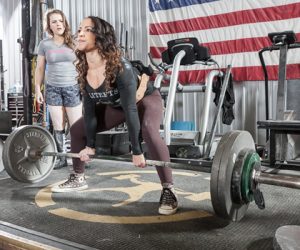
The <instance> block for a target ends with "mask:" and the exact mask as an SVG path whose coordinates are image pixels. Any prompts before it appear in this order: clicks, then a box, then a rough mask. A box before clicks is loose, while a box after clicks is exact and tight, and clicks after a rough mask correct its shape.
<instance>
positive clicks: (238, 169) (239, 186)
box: [231, 149, 254, 204]
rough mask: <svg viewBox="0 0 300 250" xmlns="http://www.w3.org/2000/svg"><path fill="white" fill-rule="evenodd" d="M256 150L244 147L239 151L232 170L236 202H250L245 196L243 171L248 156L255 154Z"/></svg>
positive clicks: (233, 193) (234, 199)
mask: <svg viewBox="0 0 300 250" xmlns="http://www.w3.org/2000/svg"><path fill="white" fill-rule="evenodd" d="M253 153H254V150H252V149H242V150H241V152H240V153H239V155H238V157H237V159H236V161H235V164H234V167H233V171H232V179H231V196H232V200H233V202H234V203H237V204H245V203H248V202H249V201H248V200H245V199H244V198H243V178H242V176H243V172H244V166H245V162H246V161H247V159H248V156H249V155H251V154H253Z"/></svg>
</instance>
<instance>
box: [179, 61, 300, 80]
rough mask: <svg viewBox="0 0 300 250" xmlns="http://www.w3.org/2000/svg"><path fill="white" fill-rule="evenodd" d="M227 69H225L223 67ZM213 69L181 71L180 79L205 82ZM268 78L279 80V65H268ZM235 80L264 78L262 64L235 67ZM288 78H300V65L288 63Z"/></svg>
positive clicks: (233, 72)
mask: <svg viewBox="0 0 300 250" xmlns="http://www.w3.org/2000/svg"><path fill="white" fill-rule="evenodd" d="M223 70H225V69H223ZM209 71H211V70H208V69H206V70H200V71H199V70H185V71H179V76H178V80H179V82H180V83H182V84H183V85H185V84H187V83H189V84H199V83H204V82H205V77H206V76H207V74H208V73H209ZM267 71H268V78H269V80H270V81H272V80H278V66H277V65H272V66H267ZM231 72H232V74H233V78H234V81H237V82H240V81H245V78H246V79H247V81H262V80H264V73H263V70H262V67H260V66H249V67H235V68H233V69H232V71H231ZM287 76H288V77H287V79H297V78H300V65H299V64H289V65H287Z"/></svg>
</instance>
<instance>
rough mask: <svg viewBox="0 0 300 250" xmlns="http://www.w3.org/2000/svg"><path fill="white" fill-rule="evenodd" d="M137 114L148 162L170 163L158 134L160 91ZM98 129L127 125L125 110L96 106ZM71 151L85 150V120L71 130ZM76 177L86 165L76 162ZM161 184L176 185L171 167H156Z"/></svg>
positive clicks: (75, 124)
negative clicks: (146, 149) (149, 160)
mask: <svg viewBox="0 0 300 250" xmlns="http://www.w3.org/2000/svg"><path fill="white" fill-rule="evenodd" d="M137 107H138V113H139V118H140V122H141V130H142V137H143V140H144V141H145V142H146V145H147V148H148V154H147V155H148V158H149V159H151V160H159V161H166V162H169V161H170V154H169V150H168V147H167V146H166V144H165V142H164V141H163V139H162V138H161V137H160V134H159V127H160V122H161V119H162V111H163V105H162V99H161V96H160V93H159V92H158V90H156V91H154V92H153V93H152V94H151V95H148V96H146V97H144V98H143V99H142V100H141V101H140V102H139V103H138V104H137ZM96 112H97V117H98V123H97V124H98V125H97V126H98V127H97V132H102V131H106V130H109V129H112V128H114V127H116V126H118V125H120V124H122V123H123V122H125V115H124V112H123V110H122V109H117V108H113V107H111V106H109V105H99V106H97V110H96ZM70 133H71V151H72V152H73V153H79V152H80V151H81V150H82V149H84V148H85V146H86V135H85V127H84V119H83V117H82V118H80V119H79V120H78V121H77V122H75V123H74V124H73V126H72V127H71V129H70ZM73 169H74V171H75V173H83V172H84V162H82V161H80V159H75V158H73ZM156 170H157V173H158V175H159V178H160V181H161V183H170V184H173V178H172V169H171V168H169V167H156Z"/></svg>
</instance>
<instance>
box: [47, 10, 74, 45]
mask: <svg viewBox="0 0 300 250" xmlns="http://www.w3.org/2000/svg"><path fill="white" fill-rule="evenodd" d="M52 14H59V15H61V17H62V19H63V24H64V27H65V32H64V34H63V37H64V42H65V44H66V45H67V46H68V47H69V48H71V49H74V40H73V38H72V34H71V29H70V25H69V23H68V21H67V18H66V16H65V14H64V13H63V12H62V11H61V10H58V9H51V10H49V11H48V12H47V14H46V27H45V30H46V31H47V33H48V34H49V35H51V36H54V34H53V31H52V30H51V29H50V16H51V15H52Z"/></svg>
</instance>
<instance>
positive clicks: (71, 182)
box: [51, 173, 88, 193]
mask: <svg viewBox="0 0 300 250" xmlns="http://www.w3.org/2000/svg"><path fill="white" fill-rule="evenodd" d="M87 188H88V184H87V182H86V180H85V177H84V174H76V173H75V174H70V176H69V179H68V180H67V181H66V182H64V183H62V184H59V185H56V186H54V187H52V188H51V191H52V192H53V193H65V192H73V191H80V190H85V189H87Z"/></svg>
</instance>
